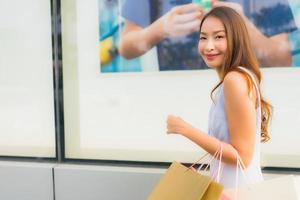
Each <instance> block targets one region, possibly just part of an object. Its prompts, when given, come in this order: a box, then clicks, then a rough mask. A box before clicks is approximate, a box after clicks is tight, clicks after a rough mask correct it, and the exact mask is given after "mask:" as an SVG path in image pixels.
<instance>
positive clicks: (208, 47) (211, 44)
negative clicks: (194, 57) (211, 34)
mask: <svg viewBox="0 0 300 200" xmlns="http://www.w3.org/2000/svg"><path fill="white" fill-rule="evenodd" d="M214 48H215V45H214V42H213V41H212V40H207V43H206V46H205V50H206V51H212V50H214Z"/></svg>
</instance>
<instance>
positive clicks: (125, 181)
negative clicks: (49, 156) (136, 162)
mask: <svg viewBox="0 0 300 200" xmlns="http://www.w3.org/2000/svg"><path fill="white" fill-rule="evenodd" d="M164 171H165V170H163V169H151V168H150V169H149V168H148V169H145V168H126V167H122V168H121V167H105V166H75V165H63V166H57V167H56V168H55V170H54V172H55V196H56V198H55V199H56V200H83V199H84V200H144V199H146V198H147V196H148V194H149V193H150V192H151V190H152V189H153V187H154V185H155V184H156V183H157V182H158V180H159V178H160V176H161V175H162V173H163V172H164Z"/></svg>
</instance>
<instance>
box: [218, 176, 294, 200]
mask: <svg viewBox="0 0 300 200" xmlns="http://www.w3.org/2000/svg"><path fill="white" fill-rule="evenodd" d="M222 196H223V197H222V198H223V199H226V198H227V199H230V200H231V199H232V200H269V199H270V200H283V199H287V200H300V196H298V194H297V189H296V180H295V177H294V176H292V175H287V176H281V177H278V178H274V179H270V180H265V181H261V182H258V183H255V184H249V185H247V186H244V187H239V188H238V189H237V190H236V189H235V188H233V189H226V190H224V191H223V194H222ZM225 197H226V198H225Z"/></svg>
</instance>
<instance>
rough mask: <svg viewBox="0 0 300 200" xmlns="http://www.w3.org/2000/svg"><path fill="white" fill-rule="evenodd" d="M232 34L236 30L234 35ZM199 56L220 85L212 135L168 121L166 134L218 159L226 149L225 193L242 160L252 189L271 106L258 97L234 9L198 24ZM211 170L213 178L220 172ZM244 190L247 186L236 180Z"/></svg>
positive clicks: (256, 75)
mask: <svg viewBox="0 0 300 200" xmlns="http://www.w3.org/2000/svg"><path fill="white" fill-rule="evenodd" d="M233 28H234V29H233ZM198 49H199V53H200V55H201V56H202V57H203V59H204V61H205V62H206V64H207V65H208V66H209V67H211V68H213V69H215V70H216V72H217V74H218V77H219V79H220V81H219V84H217V86H216V87H215V88H214V89H213V91H212V93H213V92H214V91H215V90H216V95H215V98H214V99H213V100H214V104H213V105H212V107H211V110H210V114H209V126H208V133H209V135H207V134H206V133H204V132H203V131H201V130H199V129H196V128H194V127H193V126H192V125H190V124H189V123H187V122H185V121H184V120H182V119H181V118H179V117H175V116H172V115H170V116H169V117H168V119H167V132H168V133H175V134H181V135H183V136H185V137H187V138H188V139H190V140H191V141H193V142H194V143H196V144H197V145H199V146H200V147H201V148H203V149H204V150H206V151H207V152H208V153H210V154H212V155H214V153H215V152H217V151H218V149H219V148H220V146H221V145H223V146H224V150H223V151H224V152H223V158H222V159H223V161H224V169H223V175H222V177H221V180H220V182H221V183H222V184H223V185H224V186H225V188H228V187H233V186H234V184H235V183H236V180H235V178H233V177H235V174H236V171H237V170H240V169H237V168H236V166H237V162H238V157H237V155H239V156H240V158H241V161H242V162H243V163H244V167H245V169H244V170H245V173H246V176H247V177H249V180H248V181H249V182H248V183H255V182H258V181H262V179H263V177H262V173H261V169H260V141H267V140H268V139H269V136H268V125H269V121H270V116H271V105H270V104H268V103H267V102H266V101H264V99H263V97H262V95H261V93H260V81H261V72H260V69H259V66H258V61H257V59H256V57H255V53H254V50H253V49H252V48H251V43H250V38H249V35H248V33H247V28H246V25H245V24H244V21H243V19H242V17H241V16H240V15H239V14H238V13H237V12H236V11H235V10H233V9H232V8H229V7H216V8H213V9H212V10H211V11H209V12H208V13H207V14H206V15H205V16H204V18H203V20H202V22H201V24H200V41H199V44H198ZM218 165H219V164H218V161H215V162H214V163H213V164H212V165H211V175H214V174H216V172H217V170H218ZM238 183H239V184H240V185H244V184H245V183H246V182H245V180H244V178H241V179H239V180H238Z"/></svg>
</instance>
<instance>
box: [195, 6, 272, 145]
mask: <svg viewBox="0 0 300 200" xmlns="http://www.w3.org/2000/svg"><path fill="white" fill-rule="evenodd" d="M208 17H216V18H218V19H219V20H220V21H221V22H222V23H223V25H224V27H225V32H226V37H227V52H226V54H225V58H224V63H223V64H222V66H221V69H220V71H219V74H220V79H221V81H220V82H219V83H218V84H217V85H216V86H215V87H214V89H213V90H212V91H211V97H212V95H213V92H214V91H215V90H216V89H217V88H218V87H219V86H220V85H221V84H222V83H223V80H224V78H225V76H226V74H228V73H229V72H231V71H239V72H240V73H243V74H244V75H245V76H246V78H247V83H248V91H249V93H250V92H251V89H252V86H253V81H252V79H251V78H250V77H249V75H248V74H247V73H245V72H244V71H243V70H241V69H239V68H238V67H239V66H243V67H244V68H247V69H248V70H250V71H251V72H252V73H253V74H254V75H255V76H256V78H257V81H258V87H259V93H260V95H261V92H260V83H261V78H262V77H261V72H260V68H259V63H258V60H257V58H256V56H255V53H254V50H253V48H252V45H251V42H250V38H249V34H248V31H247V27H246V25H245V22H244V20H243V18H242V17H241V16H240V15H239V14H238V13H237V12H236V11H235V10H233V9H232V8H229V7H225V6H220V7H215V8H213V9H212V10H210V11H209V12H208V13H207V14H206V15H205V16H204V18H203V19H202V22H201V24H200V32H201V28H202V25H203V22H204V21H205V19H207V18H208ZM257 95H259V94H257ZM260 100H261V141H262V142H266V141H268V140H269V139H270V136H269V124H270V121H271V115H272V106H271V104H270V103H268V102H267V101H266V100H265V99H264V98H263V96H262V95H261V98H260Z"/></svg>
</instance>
